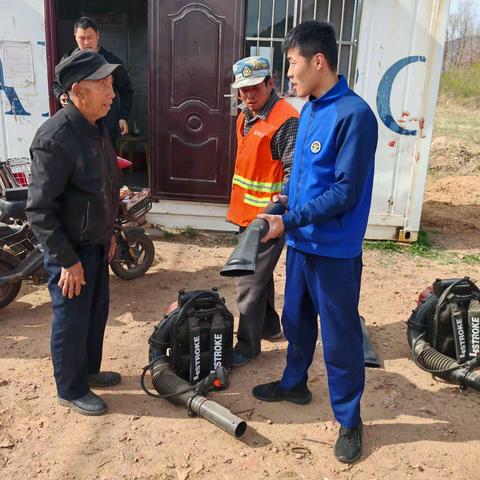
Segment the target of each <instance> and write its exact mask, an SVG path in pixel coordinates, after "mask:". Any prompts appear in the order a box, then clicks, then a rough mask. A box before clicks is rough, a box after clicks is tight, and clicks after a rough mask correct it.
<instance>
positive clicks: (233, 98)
mask: <svg viewBox="0 0 480 480" xmlns="http://www.w3.org/2000/svg"><path fill="white" fill-rule="evenodd" d="M223 96H224V97H225V98H229V99H230V115H231V116H232V117H236V116H237V115H238V100H237V92H236V89H234V88H232V89H231V90H230V93H225V94H224V95H223Z"/></svg>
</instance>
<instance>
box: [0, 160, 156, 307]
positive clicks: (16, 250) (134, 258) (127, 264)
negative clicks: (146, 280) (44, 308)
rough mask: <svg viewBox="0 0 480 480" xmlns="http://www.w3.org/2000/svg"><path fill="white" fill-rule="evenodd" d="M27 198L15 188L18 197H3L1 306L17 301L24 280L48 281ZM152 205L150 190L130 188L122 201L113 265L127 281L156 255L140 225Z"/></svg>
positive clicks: (0, 199)
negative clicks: (27, 214) (27, 210)
mask: <svg viewBox="0 0 480 480" xmlns="http://www.w3.org/2000/svg"><path fill="white" fill-rule="evenodd" d="M120 160H122V161H123V162H127V163H126V164H125V163H122V162H120ZM118 163H119V166H120V168H127V167H129V166H130V165H131V163H130V162H128V160H123V159H119V162H118ZM26 199H27V188H16V189H15V199H10V198H4V197H0V214H2V213H3V214H4V215H5V218H8V219H9V224H6V223H0V309H1V308H3V307H5V306H7V305H8V304H10V303H11V302H13V300H15V298H16V296H17V295H18V292H19V291H20V288H21V285H22V281H23V280H29V281H32V282H33V283H34V284H37V285H38V284H42V283H46V281H47V274H46V272H45V270H44V267H43V252H42V247H41V246H40V244H39V242H38V240H37V239H36V237H35V235H34V234H33V232H32V230H31V229H30V226H29V225H28V223H27V219H26V215H25V207H26ZM151 207H152V197H151V194H150V191H149V190H148V189H143V190H141V191H140V192H132V191H131V190H128V194H127V195H125V196H124V198H123V199H122V201H121V205H120V209H119V213H118V217H117V220H116V222H115V225H114V235H115V240H116V251H115V256H114V259H113V260H112V263H111V264H110V268H111V269H112V271H113V273H114V274H115V275H117V276H118V277H120V278H122V279H124V280H133V279H135V278H138V277H141V276H142V275H143V274H144V273H145V272H146V271H147V270H148V269H149V268H150V267H151V265H152V263H153V260H154V258H155V247H154V245H153V242H152V240H151V239H150V238H149V237H148V236H147V235H146V233H145V230H144V229H143V228H141V227H140V225H142V221H143V223H144V218H145V214H146V213H147V212H148V211H149V210H150V209H151Z"/></svg>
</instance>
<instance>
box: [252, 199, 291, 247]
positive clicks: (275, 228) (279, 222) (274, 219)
mask: <svg viewBox="0 0 480 480" xmlns="http://www.w3.org/2000/svg"><path fill="white" fill-rule="evenodd" d="M272 202H274V203H277V202H280V203H282V204H283V205H285V206H287V203H288V196H287V195H274V196H273V197H272ZM257 218H261V219H262V220H265V221H267V222H268V232H267V234H266V235H265V236H264V237H263V238H262V240H261V242H262V243H267V242H268V241H269V240H272V239H273V238H279V237H281V236H282V235H283V233H284V232H285V226H284V224H283V219H282V216H281V215H269V214H267V213H260V214H258V215H257Z"/></svg>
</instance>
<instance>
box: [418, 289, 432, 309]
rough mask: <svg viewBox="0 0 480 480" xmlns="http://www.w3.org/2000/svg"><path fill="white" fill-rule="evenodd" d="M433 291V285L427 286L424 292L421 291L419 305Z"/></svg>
mask: <svg viewBox="0 0 480 480" xmlns="http://www.w3.org/2000/svg"><path fill="white" fill-rule="evenodd" d="M432 293H433V286H430V287H427V288H426V289H425V290H424V291H423V292H421V293H420V295H419V296H418V300H417V305H420V304H421V303H422V302H423V301H424V300H425V299H426V298H427V297H428V296H429V295H431V294H432Z"/></svg>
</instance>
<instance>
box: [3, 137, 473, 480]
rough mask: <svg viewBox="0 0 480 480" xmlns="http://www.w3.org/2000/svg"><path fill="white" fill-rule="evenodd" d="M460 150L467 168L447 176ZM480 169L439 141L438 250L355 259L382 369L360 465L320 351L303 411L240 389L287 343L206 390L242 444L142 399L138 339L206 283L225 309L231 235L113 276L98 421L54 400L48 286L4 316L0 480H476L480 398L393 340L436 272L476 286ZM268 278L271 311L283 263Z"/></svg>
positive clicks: (426, 219)
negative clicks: (351, 455) (344, 455)
mask: <svg viewBox="0 0 480 480" xmlns="http://www.w3.org/2000/svg"><path fill="white" fill-rule="evenodd" d="M465 145H466V147H465ZM465 151H466V152H467V156H468V158H469V160H468V162H466V163H469V165H468V166H465V163H463V164H462V165H463V166H462V168H459V167H458V165H459V163H458V162H459V160H458V159H459V158H460V159H461V158H464V157H465V155H466V154H465ZM462 155H463V156H462ZM456 157H457V158H456ZM479 167H480V158H479V148H478V144H476V143H475V142H473V141H470V140H469V141H465V142H464V141H458V142H457V143H456V141H453V140H452V139H448V138H445V137H442V136H437V137H436V138H435V141H434V145H433V149H432V162H431V169H430V170H431V175H430V176H429V178H428V183H427V190H426V194H425V206H424V214H423V226H424V228H425V229H426V230H427V232H428V233H429V236H430V238H431V239H432V240H433V242H434V247H435V251H436V254H435V255H432V256H423V257H420V256H415V255H413V254H412V253H409V252H407V251H401V252H394V251H385V250H379V249H376V248H369V249H366V251H365V253H364V264H365V267H364V275H363V290H362V299H361V308H360V310H361V313H362V314H363V316H364V317H365V319H366V323H367V328H368V330H369V332H370V337H371V339H372V341H373V343H374V345H375V348H376V350H377V353H378V355H379V357H380V359H381V362H382V367H381V368H380V369H374V370H372V369H368V370H367V382H366V390H365V394H364V397H363V404H362V416H363V420H364V423H365V430H364V432H365V434H364V456H363V458H362V460H361V461H359V462H358V463H356V464H354V465H353V466H345V465H343V464H340V463H338V462H337V461H336V460H335V459H334V458H333V455H332V445H333V443H334V441H335V439H336V435H337V425H336V424H335V423H334V421H333V416H332V412H331V409H330V406H329V401H328V391H327V386H326V375H325V369H324V366H323V363H322V355H321V344H319V345H318V349H317V354H316V357H315V360H314V364H313V365H312V368H311V370H310V383H309V386H310V388H311V390H312V392H313V396H314V399H313V402H312V403H311V404H310V405H308V406H295V405H293V404H289V403H287V404H284V403H278V404H268V403H262V402H259V401H257V400H255V399H254V398H253V397H252V396H251V394H250V391H251V389H252V387H253V386H254V385H256V384H257V383H262V382H265V381H270V380H272V379H278V378H279V377H280V375H281V372H282V370H283V367H284V358H285V349H286V343H285V342H277V343H268V342H265V343H264V344H263V349H264V353H262V355H261V356H260V357H258V358H257V359H255V360H254V361H252V362H251V363H249V364H248V365H246V366H244V367H242V368H240V369H237V370H236V371H234V372H233V374H232V376H231V386H230V387H229V388H228V390H226V391H224V392H223V393H217V394H215V395H213V396H212V397H213V398H214V399H215V400H217V401H218V402H220V403H221V404H222V405H224V406H226V407H228V408H229V409H231V410H232V411H233V412H234V413H237V414H238V415H239V416H240V417H242V418H244V419H245V420H246V421H247V422H248V425H249V428H248V431H247V433H246V435H245V436H244V438H243V439H242V440H236V439H234V438H233V437H230V436H229V435H227V434H226V433H224V432H223V431H221V430H219V429H218V428H216V427H214V426H213V425H211V424H210V423H209V422H207V421H206V420H202V419H199V418H189V417H188V416H187V413H186V411H185V410H184V409H183V408H181V407H175V406H173V405H171V404H170V403H168V402H167V401H165V400H157V399H153V398H149V397H147V396H146V395H145V394H144V393H143V391H142V390H141V388H140V386H139V374H140V372H141V369H142V367H143V366H144V365H145V363H146V359H147V350H148V345H147V339H148V337H149V335H150V334H151V332H152V330H153V326H154V325H155V324H156V322H158V321H159V320H160V319H161V318H162V315H163V311H164V309H165V308H166V306H167V305H168V304H169V303H171V302H172V301H173V300H174V299H175V298H176V294H177V290H178V289H180V288H182V287H183V288H187V289H195V288H206V287H210V286H217V287H219V289H220V290H221V293H222V294H223V295H224V296H225V298H226V301H227V305H228V306H229V307H230V309H231V310H232V311H233V312H235V313H236V310H235V303H234V291H233V282H232V281H231V280H229V279H224V278H221V277H219V275H218V272H219V270H220V268H221V266H222V265H223V263H224V261H225V259H226V258H227V257H228V255H229V254H230V252H231V248H232V247H231V245H229V242H228V238H225V237H218V236H213V235H204V234H198V235H196V236H195V238H188V237H187V236H185V235H183V234H179V235H175V236H174V237H173V238H169V239H167V238H163V239H162V238H159V239H157V240H156V241H155V246H156V257H157V258H156V262H155V264H154V266H153V267H152V269H151V270H150V271H149V272H148V274H147V275H145V276H144V277H143V278H141V279H138V280H135V281H133V282H125V281H121V280H119V279H117V278H116V277H114V276H113V275H112V277H111V314H110V320H109V324H108V326H107V332H106V341H105V350H104V363H103V367H104V368H105V369H113V370H117V371H119V372H121V373H122V375H123V381H122V383H121V384H120V385H118V386H116V387H114V388H112V389H111V390H106V391H103V393H102V395H103V397H104V399H105V400H106V401H107V403H108V405H109V413H108V414H107V415H106V416H103V417H92V418H89V417H83V416H81V415H78V414H77V413H75V412H74V411H71V410H70V409H68V408H65V407H62V406H60V405H58V404H57V403H56V401H55V388H54V382H53V378H52V367H51V363H50V356H49V334H50V318H51V312H50V305H49V297H48V294H47V290H46V288H45V287H44V286H29V285H25V286H24V287H22V291H21V293H20V295H19V297H18V298H17V301H16V302H14V303H13V304H11V305H10V306H9V307H7V308H5V309H4V310H2V312H1V313H0V358H1V361H0V477H1V478H4V479H9V480H10V479H11V480H13V479H19V480H24V479H39V480H40V479H42V480H43V479H65V480H66V479H69V480H74V479H77V480H80V479H81V480H83V479H88V480H90V479H92V480H93V479H105V480H113V479H138V480H147V479H152V480H153V479H183V480H186V479H237V478H242V477H243V475H245V477H247V476H248V478H249V479H252V480H254V479H260V478H274V479H320V480H322V479H323V480H325V479H330V480H333V479H353V478H355V479H387V478H388V479H410V478H411V479H433V478H436V479H443V478H445V479H446V478H448V479H464V478H470V479H475V478H480V473H479V470H478V458H479V455H480V430H479V425H480V393H479V392H474V391H466V392H461V391H460V390H459V389H458V388H457V387H455V386H453V385H449V384H446V383H442V382H440V381H437V380H435V379H433V378H432V377H431V376H430V375H429V374H427V373H425V372H423V371H421V370H419V369H418V368H417V367H416V366H415V365H414V364H413V362H412V361H411V360H410V357H409V349H408V344H407V341H406V335H405V333H406V325H405V321H406V320H407V319H408V316H409V314H410V312H411V310H412V308H413V307H414V306H415V301H416V298H417V296H418V293H419V292H420V291H421V290H423V289H424V287H426V286H427V285H429V284H431V282H432V281H433V280H434V279H435V278H437V277H454V276H463V275H469V276H470V277H472V278H473V279H477V280H480V263H479V261H478V254H479V253H480V236H479V225H480V211H479V204H480V186H479ZM467 260H468V261H467ZM276 281H277V302H278V308H279V309H280V308H281V306H282V302H283V298H282V294H281V293H282V290H283V286H284V281H285V258H284V256H283V257H282V259H281V261H280V264H279V267H278V268H277V271H276Z"/></svg>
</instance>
